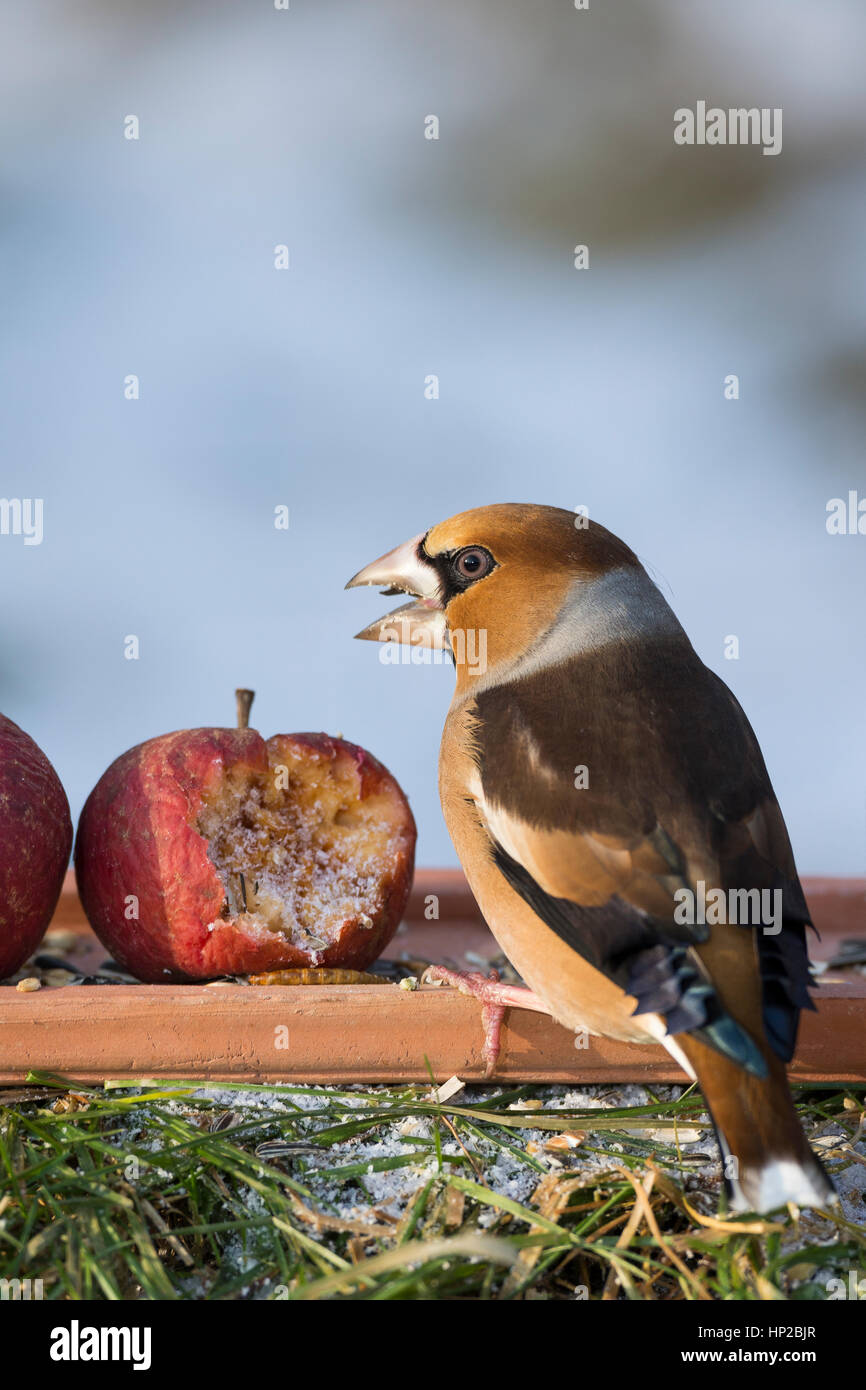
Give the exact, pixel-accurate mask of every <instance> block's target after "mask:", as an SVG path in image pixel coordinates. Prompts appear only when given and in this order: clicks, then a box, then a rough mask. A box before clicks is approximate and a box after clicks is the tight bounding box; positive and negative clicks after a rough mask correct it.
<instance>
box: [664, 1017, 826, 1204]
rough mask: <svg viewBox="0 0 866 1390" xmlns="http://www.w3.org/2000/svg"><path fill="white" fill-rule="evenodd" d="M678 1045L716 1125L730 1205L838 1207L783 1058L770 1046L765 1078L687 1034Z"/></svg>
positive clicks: (678, 1039) (678, 1040)
mask: <svg viewBox="0 0 866 1390" xmlns="http://www.w3.org/2000/svg"><path fill="white" fill-rule="evenodd" d="M677 1042H678V1043H679V1045H680V1047H681V1048H682V1050H683V1052H684V1053H685V1055H686V1057H687V1058H688V1060H689V1062H690V1063H691V1065H692V1067H693V1069H694V1071H695V1074H696V1076H697V1079H698V1082H699V1084H700V1087H701V1090H702V1091H703V1093H704V1099H705V1100H706V1102H707V1106H708V1108H709V1111H710V1114H711V1116H712V1119H713V1123H714V1125H715V1127H716V1133H717V1135H718V1139H719V1147H720V1148H721V1151H722V1169H723V1172H724V1176H725V1186H726V1188H727V1192H728V1198H729V1201H730V1204H731V1207H732V1208H733V1210H734V1211H755V1212H770V1211H774V1210H775V1209H776V1208H777V1207H782V1206H784V1205H785V1204H786V1203H787V1202H794V1203H796V1205H797V1206H801V1207H828V1206H832V1205H835V1204H836V1203H837V1202H838V1200H839V1199H838V1197H837V1196H836V1192H835V1190H834V1188H833V1184H832V1183H831V1181H830V1179H829V1177H828V1176H827V1174H826V1172H825V1171H824V1168H823V1166H822V1165H821V1163H820V1162H819V1160H818V1159H817V1158H816V1157H815V1154H814V1153H813V1152H812V1150H811V1148H810V1147H809V1144H808V1142H807V1140H806V1136H805V1134H804V1133H803V1130H802V1127H801V1125H800V1121H799V1119H798V1118H797V1112H796V1110H795V1109H794V1103H793V1101H792V1099H791V1092H790V1089H789V1087H788V1081H787V1077H786V1075H785V1068H784V1065H783V1063H782V1062H781V1061H780V1060H779V1058H778V1057H776V1056H775V1054H774V1053H771V1052H769V1050H767V1051H766V1052H765V1053H764V1055H765V1059H766V1062H767V1075H766V1076H763V1077H758V1076H753V1075H751V1074H750V1073H749V1072H747V1071H744V1070H743V1068H742V1067H740V1066H738V1065H737V1064H736V1063H735V1062H732V1061H730V1060H729V1059H728V1058H727V1057H723V1056H721V1055H720V1054H719V1053H718V1052H716V1051H715V1050H714V1049H712V1048H709V1047H707V1046H706V1044H705V1043H702V1042H699V1041H698V1040H697V1039H695V1038H692V1037H689V1035H688V1034H687V1033H684V1034H680V1036H679V1037H678V1038H677ZM762 1050H763V1049H762Z"/></svg>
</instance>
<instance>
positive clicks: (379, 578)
mask: <svg viewBox="0 0 866 1390" xmlns="http://www.w3.org/2000/svg"><path fill="white" fill-rule="evenodd" d="M423 540H424V533H422V534H421V535H420V536H413V537H412V539H411V540H410V541H404V543H403V545H398V546H397V549H396V550H389V552H388V554H387V555H382V556H380V558H379V559H378V560H374V561H373V563H372V565H366V566H365V568H364V569H362V570H359V571H358V573H357V574H355V575H353V576H352V578H351V579H350V580H349V582H348V584H347V585H346V588H347V589H358V588H362V587H364V586H367V587H375V588H380V587H381V589H382V593H383V595H389V594H410V595H411V596H412V598H413V600H414V602H412V603H404V604H403V605H402V607H400V608H396V609H394V611H393V612H391V613H387V614H386V615H385V617H384V618H377V620H376V621H375V622H373V623H370V624H369V625H368V626H367V627H365V628H364V629H363V630H362V631H361V632H357V633H356V634H355V636H356V637H358V638H360V640H361V641H362V642H405V643H407V644H409V645H411V646H419V647H420V646H423V647H430V648H443V647H445V646H446V645H447V643H446V638H445V613H444V611H443V609H442V604H441V603H440V601H439V576H438V575H437V573H436V569H435V566H433V565H431V563H430V561H429V560H427V559H426V558H425V557H424V553H423V550H422V542H423Z"/></svg>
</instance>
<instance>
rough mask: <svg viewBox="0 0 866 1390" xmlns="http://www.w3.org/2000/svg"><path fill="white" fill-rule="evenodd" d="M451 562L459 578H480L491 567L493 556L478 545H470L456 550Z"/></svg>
mask: <svg viewBox="0 0 866 1390" xmlns="http://www.w3.org/2000/svg"><path fill="white" fill-rule="evenodd" d="M453 564H454V568H455V570H456V571H457V573H458V574H459V575H460V577H461V579H482V578H483V577H484V575H485V574H489V573H490V571H491V570H492V569H493V556H492V555H491V554H490V552H489V551H488V550H484V549H483V548H482V547H481V546H480V545H470V546H467V547H466V549H465V550H460V551H458V552H457V554H456V555H455V556H454V561H453Z"/></svg>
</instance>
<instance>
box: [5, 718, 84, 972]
mask: <svg viewBox="0 0 866 1390" xmlns="http://www.w3.org/2000/svg"><path fill="white" fill-rule="evenodd" d="M71 848H72V821H71V820H70V817H69V802H68V801H67V800H66V793H65V792H64V790H63V787H62V785H61V782H60V778H59V777H58V776H57V773H56V772H55V771H54V768H53V767H52V766H51V763H50V762H49V761H48V759H47V758H46V756H45V754H44V753H43V752H42V750H41V749H40V748H39V747H38V745H37V744H36V743H34V741H33V739H32V738H31V737H30V736H29V734H25V732H24V730H23V729H19V727H18V725H17V724H13V722H12V720H11V719H7V718H5V716H4V715H2V714H0V979H5V978H6V976H7V975H14V973H15V971H16V970H17V969H18V968H19V966H21V965H23V964H24V961H25V960H26V959H27V957H28V956H30V955H32V954H33V952H34V951H35V950H36V947H37V946H38V945H39V942H40V941H41V940H42V935H43V933H44V931H45V928H46V927H47V926H48V923H49V921H50V920H51V914H52V913H53V911H54V909H55V907H56V906H57V899H58V897H59V896H60V889H61V886H62V884H63V875H64V874H65V873H66V867H67V865H68V863H69V851H70V850H71Z"/></svg>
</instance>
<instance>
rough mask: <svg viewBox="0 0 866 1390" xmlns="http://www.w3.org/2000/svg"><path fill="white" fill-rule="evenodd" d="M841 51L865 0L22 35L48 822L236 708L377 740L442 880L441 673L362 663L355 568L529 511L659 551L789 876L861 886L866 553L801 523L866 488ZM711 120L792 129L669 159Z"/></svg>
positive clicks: (16, 557) (23, 362) (68, 15)
mask: <svg viewBox="0 0 866 1390" xmlns="http://www.w3.org/2000/svg"><path fill="white" fill-rule="evenodd" d="M864 51H866V8H864V7H863V5H862V3H859V0H823V3H822V4H821V5H815V4H814V3H807V0H764V2H763V3H762V4H761V5H760V6H755V5H754V3H753V2H752V0H727V2H726V3H725V4H724V5H722V4H718V3H711V2H710V0H705V2H704V3H696V0H609V2H608V3H604V0H590V10H589V11H588V12H578V11H576V10H575V8H574V6H573V3H572V0H533V3H529V0H523V3H517V0H495V3H494V0H486V2H485V3H481V0H438V3H437V4H435V5H430V4H426V3H420V0H366V3H358V0H355V3H348V2H346V3H340V0H291V8H290V9H289V10H288V11H283V10H276V9H275V8H274V5H273V3H272V0H255V2H254V0H247V3H245V4H243V5H238V4H231V3H217V2H216V0H208V3H204V2H203V3H193V0H184V3H168V0H162V3H157V2H156V0H150V3H149V4H147V5H142V4H140V3H132V0H110V3H109V0H100V2H99V3H95V2H91V3H88V0H78V3H75V4H69V3H61V0H31V3H30V4H28V5H26V6H23V5H22V6H18V7H16V8H15V10H14V13H13V12H10V11H7V15H6V21H5V37H4V44H3V48H2V56H0V72H2V82H0V105H2V122H0V128H2V137H0V139H2V182H3V199H2V233H0V234H2V244H0V265H2V274H3V278H4V280H5V293H4V300H5V311H4V313H3V316H2V323H0V355H2V364H0V382H2V387H0V390H2V396H3V417H4V430H3V434H4V448H3V466H2V484H0V492H2V495H3V496H4V497H6V498H42V499H43V500H44V537H43V540H42V543H41V544H40V545H25V544H24V540H23V537H22V536H15V535H0V585H2V629H0V631H2V671H0V709H2V710H3V712H4V713H6V714H7V715H9V717H11V718H12V719H14V720H16V721H17V722H18V723H19V724H21V725H22V726H23V727H24V728H25V729H26V730H27V731H28V732H29V733H30V734H32V735H33V737H34V738H36V740H37V741H38V742H39V743H40V744H41V746H42V747H43V748H44V750H45V751H46V752H47V754H48V755H49V757H50V758H51V759H52V760H53V762H54V763H55V766H56V767H57V770H58V772H59V774H60V776H61V778H62V780H63V782H64V784H65V786H66V788H67V790H68V792H69V796H70V800H71V802H72V809H73V814H74V815H77V813H78V810H79V809H80V806H81V804H82V802H83V799H84V797H85V796H86V794H87V792H88V791H89V790H90V788H91V786H92V785H93V783H94V782H95V781H96V779H97V777H98V776H99V775H100V774H101V773H102V771H103V770H104V768H105V767H106V766H107V765H108V763H109V762H111V761H112V760H113V759H114V758H115V757H116V756H117V755H118V754H119V753H121V752H122V751H123V750H124V749H126V748H127V747H129V746H130V745H131V744H133V743H138V742H140V741H141V740H142V739H144V738H148V737H151V736H152V735H155V734H160V733H164V732H166V731H168V730H170V729H176V728H181V727H185V726H193V725H199V724H219V723H233V721H234V698H233V691H234V688H235V686H236V685H239V684H243V685H248V686H252V687H254V688H255V689H256V691H257V692H258V696H257V701H256V706H255V710H254V718H253V723H254V724H256V726H257V727H259V728H260V729H261V730H262V732H263V733H264V734H266V735H267V734H271V733H274V732H277V731H280V732H285V731H292V730H301V729H319V728H324V729H326V730H328V731H329V732H331V733H334V732H337V731H341V732H343V733H344V734H345V736H346V737H348V738H351V739H353V740H355V741H357V742H360V743H362V744H365V745H366V746H367V747H369V748H370V749H371V750H372V751H373V752H374V753H376V754H377V755H378V756H379V757H380V758H381V759H382V760H383V761H384V762H385V763H386V764H387V765H388V766H389V767H390V768H391V770H392V771H393V772H394V773H395V774H396V775H397V777H398V778H399V779H400V780H401V781H402V783H403V784H404V786H405V787H406V790H407V791H408V793H409V796H410V799H411V802H412V805H413V808H414V810H415V813H416V817H417V819H418V823H419V830H420V839H419V849H418V854H419V862H420V863H423V864H447V863H452V862H455V860H454V855H453V851H452V849H451V845H450V842H449V840H448V837H447V833H446V831H445V827H444V823H443V821H442V818H441V813H440V811H439V806H438V798H437V793H436V760H437V752H438V740H439V734H440V729H441V725H442V721H443V719H444V716H445V712H446V709H447V706H448V703H449V700H450V694H451V687H452V683H453V675H452V672H451V670H450V668H449V667H448V666H447V665H442V666H431V667H418V666H411V665H407V666H392V665H382V664H381V663H380V661H379V652H380V648H379V647H377V646H375V645H373V644H369V643H358V642H353V641H352V635H353V633H355V632H356V631H357V630H358V629H359V628H360V627H362V626H363V625H364V624H365V623H366V622H367V621H369V620H370V619H371V618H373V617H376V616H379V614H380V613H381V612H383V611H385V608H386V607H387V606H388V600H382V599H380V598H379V597H378V595H377V593H376V592H375V591H371V592H370V593H367V592H360V593H359V592H352V593H349V594H345V593H344V592H343V584H344V582H345V580H346V579H347V578H348V577H349V576H350V575H351V574H352V573H354V571H356V570H357V569H358V568H359V567H360V566H361V565H362V564H364V563H366V562H367V561H369V560H371V559H373V558H375V557H376V556H377V555H379V554H380V553H381V552H382V551H383V550H386V549H389V548H390V547H391V546H393V545H394V544H396V543H397V542H399V541H402V540H404V539H406V538H407V537H408V536H410V535H413V534H415V533H416V532H418V531H422V530H424V529H426V528H427V527H428V526H430V525H431V524H433V523H434V522H436V521H438V520H441V519H442V518H444V517H447V516H449V515H451V514H452V513H453V512H456V511H461V510H463V509H465V508H467V507H472V506H477V505H481V504H484V503H488V502H494V501H538V502H547V503H552V504H555V505H558V506H562V507H567V508H573V507H576V506H578V505H585V506H587V507H588V508H589V510H590V514H591V516H592V517H593V518H595V519H597V520H599V521H601V522H602V523H603V524H604V525H606V526H608V527H609V528H610V529H612V530H614V531H615V532H617V533H618V534H620V535H621V536H622V537H623V538H624V539H625V540H626V541H627V542H628V543H629V544H630V545H631V546H632V547H633V548H634V549H635V550H636V551H637V553H638V554H639V555H640V557H641V558H642V560H643V561H644V562H645V563H646V564H647V566H648V567H649V569H650V572H651V573H652V574H653V576H654V578H655V579H656V581H657V582H658V583H659V584H660V585H661V587H662V589H663V592H664V593H665V594H666V596H667V598H668V599H669V601H670V602H671V603H672V604H673V606H674V608H675V610H676V612H677V614H678V616H679V617H680V619H681V621H682V622H683V623H684V625H685V627H686V630H687V631H688V633H689V635H690V636H691V638H692V641H693V642H694V644H695V646H696V648H697V650H698V652H699V653H700V655H701V656H702V658H703V659H704V661H706V662H707V663H708V665H710V666H711V667H712V668H713V669H714V670H716V671H717V672H719V673H720V674H721V675H722V677H723V678H724V679H725V680H726V681H727V682H728V684H729V685H730V686H731V687H732V689H733V690H734V692H735V694H736V695H737V697H738V698H739V699H740V701H741V702H742V704H743V705H744V707H745V709H746V712H747V714H748V715H749V717H750V718H751V720H752V722H753V724H754V727H755V729H756V732H757V734H758V737H759V739H760V741H761V744H762V747H763V750H764V754H765V757H766V761H767V764H768V766H769V769H770V773H771V776H772V778H773V781H774V783H775V787H776V791H777V793H778V795H779V799H780V801H781V804H782V807H783V810H784V812H785V815H786V817H787V820H788V824H789V828H790V831H791V835H792V839H793V842H794V848H795V850H796V852H797V857H798V862H799V865H800V868H801V871H803V872H812V873H815V872H826V873H861V874H862V873H863V872H864V871H866V700H864V685H866V643H864V617H863V613H864V594H866V585H864V574H866V535H844V536H833V535H829V534H828V532H827V529H826V524H825V523H826V518H827V513H826V507H827V503H828V501H829V500H830V499H831V498H835V497H842V498H847V495H848V492H849V490H851V489H859V496H860V497H861V498H864V497H866V466H864V440H863V434H864V431H863V426H864V413H866V404H864V391H863V387H864V384H866V312H864V306H866V283H864V282H866V258H864V256H863V228H864V214H866V84H864V82H863V53H864ZM699 99H701V100H706V101H707V103H708V105H719V106H722V107H724V108H728V107H734V106H758V107H782V108H783V111H784V124H783V148H782V152H781V154H779V155H778V156H776V157H765V156H763V155H762V154H761V151H760V149H759V148H755V147H744V148H738V147H720V148H710V147H704V148H700V147H695V148H686V147H677V146H676V145H675V144H674V141H673V125H674V121H673V113H674V110H675V109H676V108H678V107H681V106H691V107H694V105H695V103H696V101H697V100H699ZM130 115H134V116H136V117H137V118H138V121H139V123H140V131H139V139H138V140H130V139H127V138H125V135H124V122H125V118H126V117H128V116H130ZM430 115H435V116H437V117H438V120H439V139H438V140H428V139H425V134H424V132H425V118H426V117H428V116H430ZM577 244H586V245H588V247H589V259H590V265H589V269H587V270H582V271H578V270H576V269H575V268H574V264H573V261H574V247H575V245H577ZM279 245H285V246H287V247H288V249H289V259H290V268H289V269H288V270H277V269H275V265H274V260H275V252H274V248H275V247H276V246H279ZM732 373H733V374H736V375H737V376H738V377H739V382H740V398H739V399H738V400H726V399H725V395H724V381H725V377H726V376H727V375H729V374H732ZM434 374H435V375H436V376H437V377H438V379H439V398H438V399H434V400H431V399H426V398H425V378H427V377H428V376H430V375H434ZM130 375H136V376H137V377H138V378H139V398H138V399H127V398H126V396H125V389H124V383H125V380H126V378H127V377H129V376H130ZM279 506H286V507H288V508H289V517H290V521H289V527H288V529H287V530H279V529H276V528H275V525H274V515H275V513H274V509H275V508H276V507H279ZM731 635H734V636H736V637H737V638H738V640H739V659H737V660H727V659H726V658H725V654H724V653H725V639H726V638H727V637H729V636H731ZM129 636H136V637H137V638H138V641H139V657H138V659H137V660H128V659H127V658H126V656H125V654H124V652H125V639H127V638H128V637H129Z"/></svg>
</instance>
